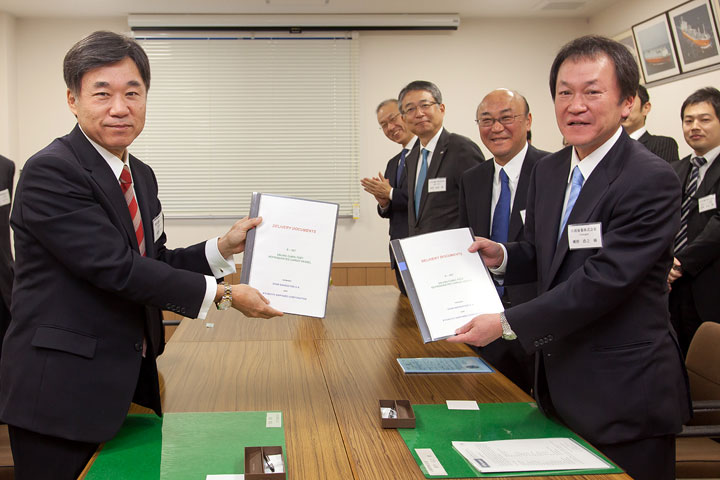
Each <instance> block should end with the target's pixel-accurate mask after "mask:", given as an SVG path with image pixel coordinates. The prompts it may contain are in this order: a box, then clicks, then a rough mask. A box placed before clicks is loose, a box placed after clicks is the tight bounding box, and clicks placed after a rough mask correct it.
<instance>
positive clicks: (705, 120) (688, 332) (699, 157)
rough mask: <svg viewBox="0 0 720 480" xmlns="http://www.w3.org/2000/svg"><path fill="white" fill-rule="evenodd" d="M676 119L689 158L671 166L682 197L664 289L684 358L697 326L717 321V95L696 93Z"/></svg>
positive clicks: (707, 91)
mask: <svg viewBox="0 0 720 480" xmlns="http://www.w3.org/2000/svg"><path fill="white" fill-rule="evenodd" d="M680 116H681V119H682V126H683V134H684V136H685V141H686V142H687V144H688V145H690V147H692V149H693V153H692V154H691V155H688V156H687V157H685V158H683V159H682V160H680V161H679V162H675V163H674V164H673V168H675V172H676V173H677V174H678V177H679V178H680V182H681V183H682V185H683V196H682V208H681V214H680V230H679V231H678V233H677V235H676V236H675V244H674V260H673V266H672V269H671V270H670V273H669V274H668V284H669V285H670V286H671V288H672V291H671V292H670V318H671V319H672V322H673V326H674V327H675V330H676V331H677V333H678V339H679V340H680V347H681V348H682V350H683V353H685V354H687V350H688V347H689V346H690V341H691V340H692V337H693V335H695V331H696V330H697V329H698V327H699V326H700V324H701V323H702V322H707V321H711V322H718V321H720V302H719V301H718V295H717V290H718V287H720V212H718V209H717V205H718V194H719V193H720V162H718V160H717V157H718V154H719V153H720V120H719V119H720V91H718V90H717V89H716V88H712V87H708V88H701V89H700V90H698V91H696V92H695V93H693V94H692V95H690V96H689V97H688V98H687V99H686V100H685V102H684V103H683V105H682V109H681V110H680Z"/></svg>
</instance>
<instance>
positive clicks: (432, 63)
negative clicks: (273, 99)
mask: <svg viewBox="0 0 720 480" xmlns="http://www.w3.org/2000/svg"><path fill="white" fill-rule="evenodd" d="M98 29H108V30H114V31H118V32H123V31H127V29H128V27H127V22H126V19H125V18H101V19H81V20H67V19H19V20H17V21H16V35H15V45H16V51H17V68H16V84H17V99H18V108H17V111H18V115H17V118H18V134H17V143H18V147H17V152H16V157H15V160H16V162H17V163H18V165H21V164H23V163H24V162H25V160H26V159H27V158H28V157H29V156H30V155H32V154H33V153H35V152H36V151H37V150H39V149H40V148H42V147H44V146H45V145H47V144H48V143H49V142H50V141H51V140H52V139H53V138H55V137H57V136H60V135H63V134H65V133H67V132H68V131H69V130H70V129H71V128H72V127H73V125H74V118H73V117H72V115H71V114H70V112H69V111H68V109H67V105H66V102H65V85H64V82H63V79H62V59H63V57H64V55H65V52H67V50H68V49H69V48H70V46H71V45H72V44H73V43H75V42H76V41H77V40H79V39H80V38H82V37H83V36H85V35H86V34H88V33H90V32H92V31H94V30H98ZM586 30H587V24H586V23H585V22H584V21H578V20H547V19H544V20H542V21H530V20H521V21H516V20H498V19H492V20H467V21H466V20H463V21H462V22H461V27H460V29H459V30H458V31H456V32H362V33H361V35H360V52H361V56H360V104H361V106H362V111H361V115H360V155H361V161H360V175H361V176H368V175H373V174H377V172H378V171H379V170H384V168H385V165H386V163H387V160H388V159H389V158H390V157H391V156H393V155H394V154H396V153H397V151H398V147H397V145H396V144H393V143H391V142H390V141H389V140H387V139H386V138H385V137H384V136H383V134H382V132H381V131H380V130H379V129H378V125H377V120H376V117H375V106H376V105H377V103H378V102H380V101H381V100H384V99H386V98H388V97H393V96H396V95H397V93H398V92H399V90H400V89H401V88H402V87H403V86H404V85H405V84H406V83H408V82H410V81H412V80H416V79H425V80H430V81H433V82H435V83H436V84H437V85H438V86H439V87H440V89H441V91H442V92H443V97H444V103H445V105H446V117H445V125H446V126H447V128H448V129H449V130H450V131H454V132H457V133H461V134H463V135H466V136H469V137H470V138H472V139H473V140H475V141H476V142H478V143H480V139H479V135H478V132H477V128H476V126H475V123H474V121H473V120H474V118H475V108H476V106H477V104H478V103H479V102H480V100H481V99H482V97H483V96H484V95H485V93H487V92H488V91H490V90H492V89H494V88H497V87H508V88H513V89H517V90H519V91H520V92H521V93H523V94H524V95H525V96H526V97H527V99H528V101H529V103H530V107H531V111H532V113H533V118H534V123H533V129H532V130H533V140H534V144H535V145H536V146H538V147H539V148H543V149H546V150H556V149H558V148H559V147H560V142H561V137H560V134H559V132H558V129H557V126H556V124H555V117H554V113H553V108H552V102H551V100H550V95H549V89H548V86H547V78H548V71H549V67H550V63H551V62H552V59H553V57H554V55H555V52H556V51H557V50H558V48H559V47H560V46H561V45H562V44H564V43H565V42H567V41H569V40H570V39H572V38H574V37H576V36H579V35H581V34H583V33H585V32H586ZM0 46H2V40H0ZM0 66H2V64H0ZM1 94H2V92H1V91H0V95H1ZM151 94H152V93H151ZM2 99H3V97H2V96H0V101H2ZM0 138H1V137H0ZM483 150H484V151H485V153H486V154H487V150H486V149H484V148H483ZM160 188H161V191H162V185H161V186H160ZM361 199H362V201H361V206H360V208H361V215H360V219H359V220H350V219H341V221H340V225H339V227H338V235H337V240H336V248H335V256H334V260H335V261H336V262H379V261H387V259H388V258H387V221H386V220H383V219H381V218H379V217H378V216H377V214H376V212H375V205H376V204H375V201H374V199H373V198H372V197H371V196H369V195H368V194H365V193H364V192H362V197H361ZM227 226H228V223H227V222H225V221H210V220H207V221H197V220H172V219H168V220H167V221H166V224H165V227H166V230H167V232H168V237H169V239H170V240H169V245H170V246H181V245H186V244H190V243H194V242H198V241H202V240H204V239H205V238H207V237H210V236H213V235H220V234H222V233H224V231H225V230H226V228H227ZM238 260H239V259H238Z"/></svg>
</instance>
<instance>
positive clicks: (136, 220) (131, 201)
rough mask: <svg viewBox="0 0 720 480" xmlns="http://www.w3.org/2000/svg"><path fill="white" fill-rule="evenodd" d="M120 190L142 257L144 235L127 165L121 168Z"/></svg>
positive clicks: (143, 254)
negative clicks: (128, 211)
mask: <svg viewBox="0 0 720 480" xmlns="http://www.w3.org/2000/svg"><path fill="white" fill-rule="evenodd" d="M120 188H121V189H122V192H123V195H125V201H126V202H127V205H128V209H129V210H130V218H132V223H133V227H134V228H135V237H136V238H137V242H138V247H140V255H142V256H143V257H144V256H145V233H144V232H143V226H142V218H140V209H139V208H138V203H137V200H136V199H135V190H134V189H133V188H132V176H131V175H130V169H129V168H128V166H127V164H125V165H124V166H123V169H122V173H120Z"/></svg>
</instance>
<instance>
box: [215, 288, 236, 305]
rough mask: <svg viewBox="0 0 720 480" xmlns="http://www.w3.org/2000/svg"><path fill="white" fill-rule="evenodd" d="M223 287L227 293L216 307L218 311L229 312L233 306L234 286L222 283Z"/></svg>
mask: <svg viewBox="0 0 720 480" xmlns="http://www.w3.org/2000/svg"><path fill="white" fill-rule="evenodd" d="M221 285H222V286H224V287H225V292H223V296H222V297H221V298H220V301H219V302H217V303H216V304H215V306H216V307H217V309H218V310H227V309H228V308H230V306H231V305H232V285H230V284H229V283H227V282H222V283H221Z"/></svg>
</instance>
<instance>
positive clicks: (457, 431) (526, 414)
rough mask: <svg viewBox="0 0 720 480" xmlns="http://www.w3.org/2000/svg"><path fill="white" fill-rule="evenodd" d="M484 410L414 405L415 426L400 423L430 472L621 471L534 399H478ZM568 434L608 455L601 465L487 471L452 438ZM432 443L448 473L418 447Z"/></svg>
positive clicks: (402, 432) (473, 475)
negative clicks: (439, 469) (432, 465)
mask: <svg viewBox="0 0 720 480" xmlns="http://www.w3.org/2000/svg"><path fill="white" fill-rule="evenodd" d="M479 407H480V410H449V409H448V407H447V405H413V406H412V408H413V411H414V412H415V419H416V421H415V428H414V429H410V428H403V429H398V432H399V433H400V436H401V437H402V439H403V440H404V441H405V444H406V445H407V447H408V450H410V453H411V454H412V456H413V458H414V459H415V461H416V462H417V464H418V467H420V470H421V471H422V473H423V474H424V475H425V476H426V477H427V478H483V477H522V476H547V475H591V474H609V473H623V470H622V469H621V468H619V467H617V466H615V465H614V464H613V463H612V462H611V461H610V460H608V459H607V457H605V456H604V455H602V454H601V453H600V452H599V451H598V450H596V449H595V448H593V447H592V446H590V444H588V443H587V442H586V441H585V440H583V439H581V438H580V437H579V436H578V435H577V434H575V433H574V432H573V431H571V430H570V429H568V428H567V427H565V426H563V425H561V424H560V423H558V422H556V421H554V420H552V419H550V418H548V417H546V416H545V415H543V414H542V412H540V411H539V410H538V408H537V406H536V405H535V404H534V403H480V404H479ZM553 437H567V438H572V439H574V440H576V441H577V442H578V443H580V444H581V445H582V446H583V447H585V448H587V449H588V450H590V451H591V452H593V453H595V454H596V455H598V456H599V457H600V458H602V459H604V460H606V461H607V462H608V463H609V464H610V465H611V467H610V468H607V469H602V470H556V471H532V472H512V473H487V474H483V473H480V472H478V471H477V470H475V469H474V468H472V467H471V466H470V463H469V462H468V461H466V460H465V458H464V457H463V456H462V455H461V454H460V453H459V452H458V451H457V450H455V449H454V448H453V446H452V442H453V441H466V442H482V441H490V440H510V439H521V438H553ZM416 448H421V449H426V448H429V449H432V451H433V453H434V454H435V456H436V457H437V459H438V461H439V462H440V464H441V465H442V466H443V468H444V469H445V471H446V472H447V475H442V476H441V475H435V476H433V475H429V474H428V472H427V470H426V469H425V467H424V466H423V464H422V462H421V460H420V458H419V457H418V455H417V453H416V451H415V449H416Z"/></svg>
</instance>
